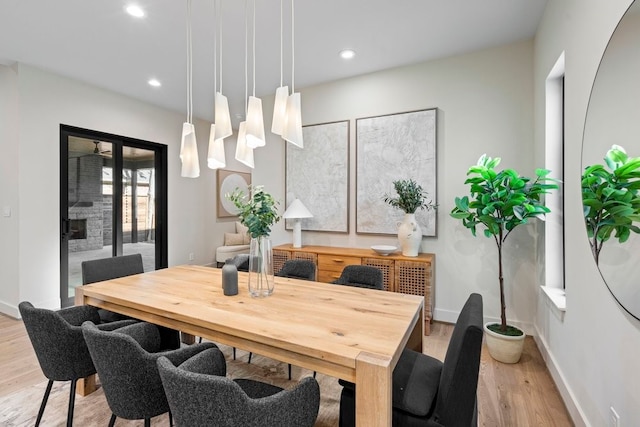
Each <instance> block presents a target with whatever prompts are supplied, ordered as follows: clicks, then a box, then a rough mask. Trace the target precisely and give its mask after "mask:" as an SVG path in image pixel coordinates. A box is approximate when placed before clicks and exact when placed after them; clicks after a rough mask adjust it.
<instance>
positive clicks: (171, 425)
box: [169, 411, 173, 427]
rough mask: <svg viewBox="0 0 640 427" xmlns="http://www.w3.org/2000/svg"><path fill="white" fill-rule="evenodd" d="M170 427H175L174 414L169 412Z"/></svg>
mask: <svg viewBox="0 0 640 427" xmlns="http://www.w3.org/2000/svg"><path fill="white" fill-rule="evenodd" d="M169 427H173V414H172V413H171V411H169Z"/></svg>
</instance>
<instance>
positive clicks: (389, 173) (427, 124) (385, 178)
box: [356, 109, 436, 236]
mask: <svg viewBox="0 0 640 427" xmlns="http://www.w3.org/2000/svg"><path fill="white" fill-rule="evenodd" d="M399 176H410V177H412V178H414V179H415V180H416V181H417V182H420V184H421V185H422V186H424V189H425V191H427V192H428V193H429V195H430V196H431V197H432V198H433V199H434V201H435V199H436V110H435V109H430V110H422V111H413V112H407V113H398V114H389V115H386V116H378V117H369V118H362V119H357V120H356V232H357V233H360V234H362V233H365V234H396V233H397V230H398V225H397V224H398V221H400V220H401V219H402V217H401V214H400V213H399V212H398V211H395V210H394V209H393V208H392V207H391V206H389V205H387V204H386V203H384V201H383V200H382V199H381V197H380V195H381V194H384V193H389V192H391V191H392V189H393V188H392V184H391V183H392V182H393V181H394V180H396V179H397V178H398V177H399ZM416 220H417V222H418V223H419V225H420V228H421V229H422V231H423V234H424V235H425V236H435V235H436V213H435V211H432V210H431V211H426V210H425V211H420V212H418V213H417V215H416Z"/></svg>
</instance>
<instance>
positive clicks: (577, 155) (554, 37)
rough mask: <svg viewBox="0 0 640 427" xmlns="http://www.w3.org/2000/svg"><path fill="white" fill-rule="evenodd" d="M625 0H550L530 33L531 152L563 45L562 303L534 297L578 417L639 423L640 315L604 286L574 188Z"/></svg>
mask: <svg viewBox="0 0 640 427" xmlns="http://www.w3.org/2000/svg"><path fill="white" fill-rule="evenodd" d="M630 3H631V1H630V0H611V1H607V2H603V1H599V0H552V1H550V2H549V3H548V5H547V8H546V10H545V15H544V18H543V20H542V22H541V24H540V27H539V29H538V33H537V35H536V40H535V71H534V81H535V135H536V136H535V157H536V159H537V161H538V162H541V161H542V159H544V139H543V138H544V81H545V78H546V76H547V74H548V73H549V71H550V70H551V67H552V66H553V64H554V63H555V61H556V60H557V58H558V57H559V56H560V54H561V53H562V51H565V60H566V64H565V65H566V73H565V111H566V116H565V238H566V244H567V250H566V266H565V268H566V296H567V311H566V313H565V316H564V320H561V317H560V316H557V315H556V313H555V311H554V310H553V309H552V308H551V306H550V305H549V304H547V301H546V299H545V297H543V296H541V295H540V296H539V298H538V312H537V316H536V324H535V327H536V331H537V334H538V337H537V339H538V343H539V347H540V349H541V351H542V352H543V355H545V356H546V358H547V362H548V366H549V369H550V371H551V373H552V375H554V378H555V380H556V383H557V384H558V386H559V389H560V391H561V393H563V395H564V397H565V401H566V402H567V403H568V407H569V410H570V412H571V413H572V416H573V419H574V421H575V422H576V424H577V425H592V426H605V425H611V424H610V423H609V419H610V415H609V408H610V406H613V407H614V408H615V410H616V411H617V413H618V414H619V415H620V418H621V424H620V425H622V426H636V425H640V393H638V384H640V363H639V362H638V354H640V322H638V321H637V320H635V319H633V318H631V317H630V316H628V315H627V314H626V313H625V312H624V311H623V310H622V309H621V308H620V307H619V306H618V305H617V303H616V302H615V300H614V299H613V297H612V296H611V294H610V293H609V292H608V290H607V288H606V286H605V284H604V282H603V281H602V279H601V277H600V274H599V272H598V270H597V268H596V266H595V262H594V261H593V258H592V256H591V253H590V250H589V245H588V243H587V238H586V232H585V229H584V221H583V217H582V204H581V195H580V173H581V169H582V167H581V149H582V134H583V128H584V122H585V114H586V110H587V105H588V101H589V94H590V91H591V85H592V83H593V80H594V77H595V74H596V71H597V68H598V64H599V61H600V58H601V56H602V53H603V52H604V49H605V47H606V44H607V42H608V40H609V37H610V36H611V34H612V32H613V30H614V28H615V26H616V24H617V23H618V21H619V19H620V18H621V17H622V15H623V13H624V12H625V10H626V8H627V7H628V6H629V5H630Z"/></svg>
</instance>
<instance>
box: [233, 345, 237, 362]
mask: <svg viewBox="0 0 640 427" xmlns="http://www.w3.org/2000/svg"><path fill="white" fill-rule="evenodd" d="M233 360H236V348H235V347H233Z"/></svg>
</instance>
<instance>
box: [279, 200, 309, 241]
mask: <svg viewBox="0 0 640 427" xmlns="http://www.w3.org/2000/svg"><path fill="white" fill-rule="evenodd" d="M282 218H285V219H291V220H293V247H294V248H301V247H302V223H301V222H300V220H301V219H302V218H313V215H312V214H311V212H309V209H307V208H306V207H305V206H304V205H303V204H302V202H301V201H300V199H295V200H294V201H293V202H291V204H290V205H289V207H288V208H287V210H286V211H285V212H284V214H283V215H282Z"/></svg>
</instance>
